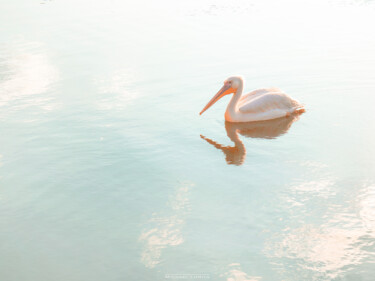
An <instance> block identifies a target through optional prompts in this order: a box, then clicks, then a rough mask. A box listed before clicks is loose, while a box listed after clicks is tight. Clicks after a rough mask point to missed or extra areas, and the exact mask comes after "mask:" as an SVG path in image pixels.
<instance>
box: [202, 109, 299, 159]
mask: <svg viewBox="0 0 375 281" xmlns="http://www.w3.org/2000/svg"><path fill="white" fill-rule="evenodd" d="M298 119H299V114H291V116H288V117H287V118H277V119H273V120H267V121H258V122H242V123H233V122H228V121H226V122H225V130H226V131H227V136H228V137H229V139H230V140H231V141H232V142H233V143H234V146H224V145H221V144H219V143H217V142H215V141H214V140H212V139H209V138H207V137H205V136H203V135H201V138H202V139H204V140H205V141H207V142H208V143H209V144H211V145H213V146H214V147H215V148H217V149H218V150H221V151H222V152H224V154H225V159H226V161H227V163H228V164H234V165H242V164H243V162H244V161H245V157H246V148H245V145H244V143H243V142H242V141H241V139H240V138H239V134H240V135H242V136H244V137H247V138H262V139H275V138H278V137H279V136H282V135H284V134H286V133H287V132H288V130H289V129H290V127H291V126H292V124H293V123H294V122H296V121H297V120H298Z"/></svg>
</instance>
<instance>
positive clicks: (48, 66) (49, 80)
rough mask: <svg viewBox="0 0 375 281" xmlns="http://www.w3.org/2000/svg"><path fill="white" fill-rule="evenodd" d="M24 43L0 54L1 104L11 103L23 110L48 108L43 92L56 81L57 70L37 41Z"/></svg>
mask: <svg viewBox="0 0 375 281" xmlns="http://www.w3.org/2000/svg"><path fill="white" fill-rule="evenodd" d="M25 45H27V46H26V48H24V46H23V47H22V48H21V47H13V48H12V49H13V50H12V51H8V52H5V55H3V56H2V57H0V62H1V64H2V65H1V67H0V73H1V74H2V75H1V76H2V78H1V79H0V92H1V95H0V106H5V105H10V104H11V105H12V108H13V109H14V108H17V109H22V108H24V107H25V106H30V105H38V106H41V107H42V108H44V109H45V110H51V109H53V108H54V105H53V104H52V103H51V102H50V100H51V98H50V97H49V96H47V95H42V94H45V93H46V92H47V91H48V90H50V89H51V86H52V84H53V83H55V82H56V81H57V80H58V76H59V75H58V71H57V69H56V67H55V66H54V65H53V64H52V63H51V61H50V59H49V57H48V55H47V54H46V52H45V51H44V50H43V48H42V46H41V45H40V44H37V43H35V44H31V45H30V44H25ZM29 45H30V46H29ZM30 47H32V48H30ZM31 49H32V50H31Z"/></svg>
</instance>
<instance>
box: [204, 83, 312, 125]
mask: <svg viewBox="0 0 375 281" xmlns="http://www.w3.org/2000/svg"><path fill="white" fill-rule="evenodd" d="M243 85H244V81H243V78H242V77H241V76H232V77H229V78H227V79H226V80H225V81H224V86H223V87H222V88H221V89H220V90H219V92H218V93H217V94H216V95H215V96H214V97H213V98H212V99H211V100H210V101H209V102H208V103H207V105H206V106H205V107H204V108H203V110H202V111H201V112H200V113H199V114H200V115H202V113H203V112H205V111H206V110H207V109H209V108H210V107H211V106H212V105H213V104H214V103H215V102H217V101H218V100H219V99H221V98H222V97H224V96H226V95H229V94H234V95H233V97H232V99H231V100H230V102H229V104H228V107H227V110H226V111H225V120H226V121H228V122H250V121H263V120H270V119H276V118H280V117H284V116H289V115H290V114H293V113H302V112H304V111H305V109H304V107H303V105H302V104H300V103H299V102H298V101H296V100H294V99H292V98H291V97H290V96H288V95H287V94H285V93H284V92H283V91H281V90H280V89H278V88H270V89H257V90H254V91H252V92H250V93H248V94H246V95H244V96H242V91H243Z"/></svg>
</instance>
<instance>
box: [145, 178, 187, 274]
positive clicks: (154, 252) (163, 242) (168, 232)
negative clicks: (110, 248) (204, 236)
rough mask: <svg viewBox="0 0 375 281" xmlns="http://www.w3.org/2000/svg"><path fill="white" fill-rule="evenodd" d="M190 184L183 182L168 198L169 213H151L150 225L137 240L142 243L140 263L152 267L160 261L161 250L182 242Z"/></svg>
mask: <svg viewBox="0 0 375 281" xmlns="http://www.w3.org/2000/svg"><path fill="white" fill-rule="evenodd" d="M190 187H191V185H190V184H183V185H182V186H181V187H179V188H178V189H177V190H176V193H175V194H174V196H173V197H172V198H171V199H170V200H169V202H168V206H170V208H171V211H170V215H163V214H153V216H152V218H151V220H150V221H149V223H150V225H149V226H148V227H147V228H146V229H145V230H143V231H142V233H141V235H140V237H139V240H140V241H142V242H143V243H144V248H143V251H142V254H141V261H142V263H143V264H144V265H145V266H146V267H148V268H154V267H155V266H156V265H157V264H159V263H160V261H161V254H162V250H163V249H165V248H167V247H169V246H177V245H180V244H182V243H183V242H184V238H183V235H182V227H183V225H184V223H185V221H184V215H185V213H186V211H187V210H188V206H189V200H188V194H189V189H190Z"/></svg>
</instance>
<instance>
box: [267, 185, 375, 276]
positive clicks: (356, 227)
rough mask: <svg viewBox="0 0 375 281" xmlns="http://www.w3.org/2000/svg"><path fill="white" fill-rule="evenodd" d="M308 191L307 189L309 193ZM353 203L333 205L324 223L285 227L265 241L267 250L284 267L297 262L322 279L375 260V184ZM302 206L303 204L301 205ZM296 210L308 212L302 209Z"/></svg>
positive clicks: (348, 271)
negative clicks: (346, 205) (344, 205)
mask: <svg viewBox="0 0 375 281" xmlns="http://www.w3.org/2000/svg"><path fill="white" fill-rule="evenodd" d="M322 186H325V183H324V184H323V185H322ZM309 193H310V190H309V189H307V190H306V195H308V194H309ZM354 202H356V203H355V204H354V206H348V207H345V208H343V207H340V206H336V208H335V207H334V206H331V209H333V212H332V213H328V214H326V215H325V217H327V220H326V222H325V223H322V224H312V223H310V224H303V225H300V226H299V227H285V228H284V230H283V231H282V232H281V233H280V234H278V235H275V236H273V237H272V238H271V239H270V240H269V241H268V242H267V243H266V244H265V253H266V254H267V255H268V256H270V257H272V258H276V259H278V262H281V263H283V264H284V266H285V267H286V263H289V262H290V263H292V264H295V263H297V264H298V268H303V269H304V270H309V271H310V272H311V274H312V275H313V276H314V278H315V279H316V278H319V280H326V279H328V280H332V279H335V278H340V277H343V276H345V275H346V274H348V273H350V271H351V270H352V269H354V268H355V266H357V265H359V264H363V263H370V264H371V263H374V262H375V253H374V251H373V247H374V241H375V207H374V206H375V186H369V187H367V188H365V189H364V190H362V192H361V194H360V195H358V196H357V198H356V199H355V200H354ZM290 206H291V208H295V207H296V206H294V205H290ZM301 206H302V207H303V206H304V204H300V205H299V206H298V208H301ZM299 210H300V209H299ZM330 211H331V210H330ZM295 213H301V214H302V216H305V215H306V212H303V211H302V210H300V212H295ZM293 221H298V220H293ZM290 274H291V273H290V272H289V273H287V275H288V276H290ZM358 278H359V277H358ZM356 280H360V279H356Z"/></svg>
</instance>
